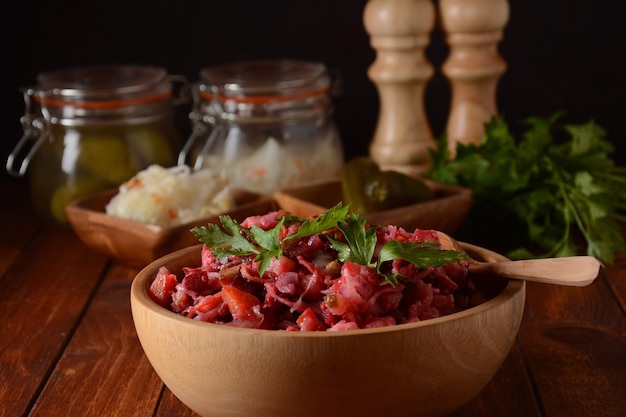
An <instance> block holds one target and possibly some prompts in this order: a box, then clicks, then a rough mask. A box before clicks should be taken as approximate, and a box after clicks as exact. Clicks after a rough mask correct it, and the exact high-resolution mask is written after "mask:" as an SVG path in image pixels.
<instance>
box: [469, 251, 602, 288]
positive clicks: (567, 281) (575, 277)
mask: <svg viewBox="0 0 626 417" xmlns="http://www.w3.org/2000/svg"><path fill="white" fill-rule="evenodd" d="M603 269H604V265H603V264H602V262H600V261H599V260H598V259H596V258H594V257H593V256H568V257H560V258H546V259H528V260H521V261H507V262H478V263H472V264H470V266H469V270H470V272H472V273H483V274H490V275H493V274H495V275H499V276H501V277H505V278H512V279H521V280H525V281H535V282H542V283H546V284H557V285H569V286H575V287H584V286H585V285H589V284H591V283H592V282H593V281H594V280H595V279H596V278H597V277H598V276H599V275H600V273H601V272H602V270H603Z"/></svg>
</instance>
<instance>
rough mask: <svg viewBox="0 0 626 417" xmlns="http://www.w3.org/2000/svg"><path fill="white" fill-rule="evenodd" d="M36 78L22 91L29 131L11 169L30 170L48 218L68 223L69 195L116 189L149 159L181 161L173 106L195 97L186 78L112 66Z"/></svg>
mask: <svg viewBox="0 0 626 417" xmlns="http://www.w3.org/2000/svg"><path fill="white" fill-rule="evenodd" d="M37 81H38V84H37V86H36V87H33V88H27V89H25V90H24V100H25V103H26V111H25V114H24V116H23V117H22V119H21V122H22V126H23V128H24V136H23V137H22V139H21V140H20V141H19V142H18V144H17V146H16V147H15V149H14V150H13V153H12V154H11V155H10V156H9V159H8V160H7V165H6V168H7V171H8V172H9V173H11V174H13V175H15V176H22V175H24V174H25V173H26V172H27V169H28V174H29V184H30V190H31V197H32V200H33V203H34V205H35V207H36V209H37V210H38V211H39V212H40V213H41V214H42V216H43V217H44V218H45V219H47V220H50V221H51V222H53V223H55V224H59V225H67V217H66V214H65V206H66V204H67V203H68V202H70V201H71V200H73V199H76V198H79V197H84V196H87V195H89V194H92V193H95V192H98V191H103V190H107V189H111V188H115V187H118V186H119V185H120V184H122V183H123V182H125V181H126V180H128V179H130V178H131V177H133V176H134V175H135V174H136V173H137V172H139V171H141V170H143V169H145V168H147V167H148V166H150V165H154V164H157V165H162V166H165V167H168V166H172V165H175V164H176V158H177V155H178V153H179V152H180V150H181V143H180V142H181V141H180V137H179V134H178V130H177V128H176V126H175V117H174V106H175V105H177V104H180V103H183V102H184V101H186V100H188V98H189V97H188V95H189V94H188V93H189V91H188V86H187V82H186V80H185V78H184V77H181V76H173V75H169V74H167V72H166V71H165V70H164V69H162V68H159V67H151V66H117V65H114V66H92V67H77V68H68V69H62V70H57V71H50V72H44V73H41V74H39V76H38V77H37ZM175 90H176V93H174V91H175Z"/></svg>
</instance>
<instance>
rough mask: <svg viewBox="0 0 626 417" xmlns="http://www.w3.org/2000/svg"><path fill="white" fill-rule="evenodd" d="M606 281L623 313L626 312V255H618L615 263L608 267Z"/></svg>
mask: <svg viewBox="0 0 626 417" xmlns="http://www.w3.org/2000/svg"><path fill="white" fill-rule="evenodd" d="M606 280H607V282H608V283H609V286H610V288H611V290H612V291H613V293H614V294H615V299H616V300H617V301H618V302H619V304H620V306H621V307H622V311H625V312H626V253H620V254H618V255H617V256H616V257H615V262H614V263H613V264H612V265H608V266H607V269H606Z"/></svg>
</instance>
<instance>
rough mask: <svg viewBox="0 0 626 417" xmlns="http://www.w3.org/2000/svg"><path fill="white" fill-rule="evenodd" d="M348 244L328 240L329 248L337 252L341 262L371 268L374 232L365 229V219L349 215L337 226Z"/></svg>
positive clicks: (374, 247) (370, 229)
mask: <svg viewBox="0 0 626 417" xmlns="http://www.w3.org/2000/svg"><path fill="white" fill-rule="evenodd" d="M338 227H339V229H340V230H341V231H342V232H343V235H344V236H345V238H346V240H347V242H348V244H345V243H343V242H339V241H336V240H334V239H329V240H330V242H331V247H332V248H333V249H335V250H336V251H337V252H338V259H339V260H340V261H341V262H353V263H357V264H360V265H365V266H373V264H372V257H373V256H374V250H375V249H376V230H375V229H374V228H367V229H366V221H365V217H363V216H359V215H357V214H350V215H348V216H347V217H346V219H345V223H339V224H338Z"/></svg>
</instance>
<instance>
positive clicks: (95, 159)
mask: <svg viewBox="0 0 626 417" xmlns="http://www.w3.org/2000/svg"><path fill="white" fill-rule="evenodd" d="M77 166H78V167H79V169H80V170H81V171H82V172H86V173H89V174H91V175H93V176H96V177H98V178H101V179H102V180H104V181H107V182H109V183H110V184H111V185H119V184H121V183H123V182H124V181H126V180H128V179H129V178H131V177H132V176H133V175H134V174H135V173H136V172H137V170H138V169H136V168H135V167H133V164H132V163H131V160H130V152H129V150H128V146H127V144H126V141H125V140H124V138H123V137H119V136H113V135H106V134H90V135H87V134H86V135H84V136H83V137H82V138H81V141H80V151H79V155H78V161H77Z"/></svg>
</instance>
